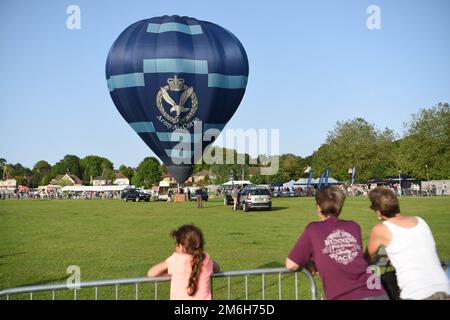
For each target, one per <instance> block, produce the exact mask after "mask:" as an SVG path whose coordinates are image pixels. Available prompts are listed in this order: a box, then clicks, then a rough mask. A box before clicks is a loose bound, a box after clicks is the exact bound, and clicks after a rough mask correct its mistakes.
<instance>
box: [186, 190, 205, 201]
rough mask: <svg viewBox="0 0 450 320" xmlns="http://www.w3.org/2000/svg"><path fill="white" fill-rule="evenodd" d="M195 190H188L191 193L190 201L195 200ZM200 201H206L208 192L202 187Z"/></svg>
mask: <svg viewBox="0 0 450 320" xmlns="http://www.w3.org/2000/svg"><path fill="white" fill-rule="evenodd" d="M196 191H197V190H193V191H190V192H191V193H190V194H191V201H196V200H197V194H196V193H195V192H196ZM202 201H208V192H207V191H206V190H204V189H202Z"/></svg>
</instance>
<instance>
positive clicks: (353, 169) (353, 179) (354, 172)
mask: <svg viewBox="0 0 450 320" xmlns="http://www.w3.org/2000/svg"><path fill="white" fill-rule="evenodd" d="M355 175H356V168H355V167H353V168H352V185H353V184H355Z"/></svg>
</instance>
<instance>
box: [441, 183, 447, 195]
mask: <svg viewBox="0 0 450 320" xmlns="http://www.w3.org/2000/svg"><path fill="white" fill-rule="evenodd" d="M446 194H447V184H446V183H445V181H444V182H443V183H442V186H441V196H445V195H446Z"/></svg>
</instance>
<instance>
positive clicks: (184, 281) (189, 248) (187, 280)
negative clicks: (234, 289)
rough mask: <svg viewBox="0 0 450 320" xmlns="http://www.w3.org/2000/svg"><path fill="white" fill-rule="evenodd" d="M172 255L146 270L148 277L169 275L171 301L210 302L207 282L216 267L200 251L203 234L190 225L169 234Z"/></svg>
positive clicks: (215, 264)
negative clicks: (172, 250)
mask: <svg viewBox="0 0 450 320" xmlns="http://www.w3.org/2000/svg"><path fill="white" fill-rule="evenodd" d="M171 235H172V237H173V238H174V239H175V241H176V242H175V252H174V253H173V254H172V255H171V256H170V257H169V258H167V259H166V260H164V261H162V262H160V263H158V264H156V265H154V266H153V267H152V268H150V270H148V272H147V275H148V276H149V277H158V276H162V275H171V277H172V279H171V282H170V299H171V300H211V288H210V286H209V279H210V277H211V275H212V274H213V273H215V272H219V271H220V267H219V265H218V264H217V263H215V262H214V261H213V260H212V259H211V258H210V256H209V255H208V253H206V252H205V251H204V250H203V246H204V241H203V234H202V232H201V230H200V229H199V228H197V227H196V226H194V225H184V226H181V227H180V228H179V229H178V230H174V231H173V232H172V234H171Z"/></svg>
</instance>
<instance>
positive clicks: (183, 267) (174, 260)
mask: <svg viewBox="0 0 450 320" xmlns="http://www.w3.org/2000/svg"><path fill="white" fill-rule="evenodd" d="M205 255H206V257H205V259H204V260H203V263H202V268H201V269H200V274H199V277H198V282H197V291H196V292H195V294H194V295H193V296H190V295H188V292H187V287H188V284H189V277H190V275H191V270H192V267H191V261H192V256H190V255H188V254H184V253H176V252H175V253H174V254H172V255H171V256H170V257H168V258H167V260H166V261H167V266H168V273H169V274H170V275H171V276H172V280H171V281H170V300H211V288H210V286H209V278H210V277H211V275H212V274H213V262H212V259H211V258H210V256H209V255H208V254H207V253H206V252H205Z"/></svg>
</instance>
